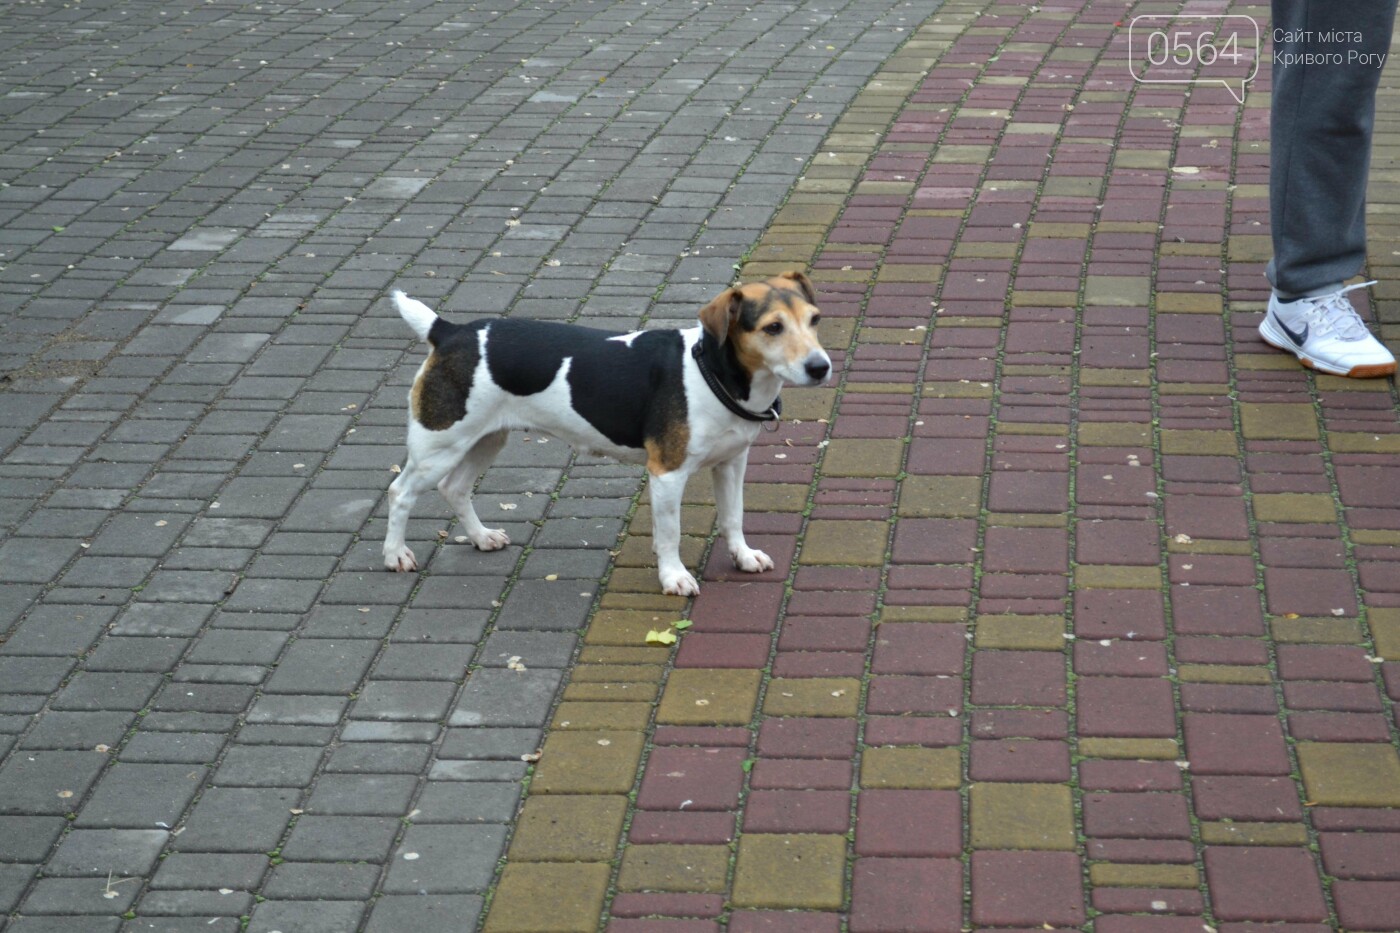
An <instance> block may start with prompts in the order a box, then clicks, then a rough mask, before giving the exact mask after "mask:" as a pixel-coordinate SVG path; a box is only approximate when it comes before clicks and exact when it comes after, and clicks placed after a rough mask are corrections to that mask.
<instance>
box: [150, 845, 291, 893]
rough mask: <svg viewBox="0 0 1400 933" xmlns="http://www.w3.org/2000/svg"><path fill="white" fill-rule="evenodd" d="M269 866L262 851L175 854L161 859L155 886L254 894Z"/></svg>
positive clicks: (154, 880)
mask: <svg viewBox="0 0 1400 933" xmlns="http://www.w3.org/2000/svg"><path fill="white" fill-rule="evenodd" d="M268 867H269V859H268V857H267V856H266V855H264V854H262V853H260V852H259V853H252V852H249V853H224V852H172V853H170V855H169V856H167V857H166V858H164V859H161V862H160V867H158V868H157V869H156V873H155V876H154V877H153V878H152V879H151V887H152V888H176V889H190V890H210V889H214V890H217V889H218V888H233V889H234V890H236V891H251V890H254V889H256V888H257V887H258V885H259V883H260V882H261V880H262V877H263V875H264V874H266V873H267V870H268Z"/></svg>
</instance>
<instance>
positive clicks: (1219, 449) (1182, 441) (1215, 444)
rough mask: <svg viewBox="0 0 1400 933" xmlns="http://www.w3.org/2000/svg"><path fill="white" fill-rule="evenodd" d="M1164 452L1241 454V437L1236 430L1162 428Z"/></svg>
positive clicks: (1222, 455) (1227, 455) (1229, 455)
mask: <svg viewBox="0 0 1400 933" xmlns="http://www.w3.org/2000/svg"><path fill="white" fill-rule="evenodd" d="M1162 453H1164V454H1208V455H1213V456H1220V457H1235V456H1238V455H1239V438H1238V437H1236V435H1235V432H1234V431H1199V430H1186V429H1182V428H1173V429H1168V428H1163V429H1162Z"/></svg>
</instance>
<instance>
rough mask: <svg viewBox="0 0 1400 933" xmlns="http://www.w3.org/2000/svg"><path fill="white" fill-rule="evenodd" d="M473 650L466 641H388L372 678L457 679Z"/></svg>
mask: <svg viewBox="0 0 1400 933" xmlns="http://www.w3.org/2000/svg"><path fill="white" fill-rule="evenodd" d="M400 628H402V626H401V627H400ZM396 634H397V633H396ZM474 653H475V648H474V646H473V645H470V644H391V645H389V647H387V648H385V649H384V652H383V654H381V655H380V657H379V661H378V662H377V663H376V664H375V666H374V673H373V675H372V676H373V677H374V678H375V679H376V680H461V679H462V678H464V677H466V673H467V665H468V664H470V663H471V659H472V656H473V654H474Z"/></svg>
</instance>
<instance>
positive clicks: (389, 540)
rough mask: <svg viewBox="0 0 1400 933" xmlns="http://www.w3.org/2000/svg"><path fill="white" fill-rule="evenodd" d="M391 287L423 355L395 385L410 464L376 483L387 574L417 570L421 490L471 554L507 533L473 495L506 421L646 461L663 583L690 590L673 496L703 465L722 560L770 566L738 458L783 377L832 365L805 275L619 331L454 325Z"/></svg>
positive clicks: (534, 324) (816, 377) (809, 381)
mask: <svg viewBox="0 0 1400 933" xmlns="http://www.w3.org/2000/svg"><path fill="white" fill-rule="evenodd" d="M392 297H393V303H394V305H395V307H396V308H397V309H398V312H399V314H400V315H401V316H402V317H403V319H404V321H406V322H407V323H408V326H409V327H411V328H412V329H413V332H414V333H415V334H417V335H418V338H419V339H420V340H423V341H425V342H426V343H427V344H428V345H429V348H430V349H429V353H428V357H427V359H425V360H424V361H423V364H422V365H421V366H420V367H419V368H418V374H417V375H416V376H415V377H414V379H413V387H412V389H411V390H410V392H409V418H408V461H407V464H406V465H405V466H404V468H403V470H402V472H400V474H399V476H398V478H397V479H395V480H394V482H393V483H392V484H391V485H390V486H389V524H388V530H387V531H386V533H385V537H384V565H385V566H386V567H387V568H388V569H390V570H396V571H401V572H407V571H412V570H416V569H417V568H418V561H417V558H415V557H414V556H413V552H412V551H411V550H409V548H408V546H407V545H406V544H405V543H404V528H405V526H406V525H407V523H408V516H409V511H410V510H411V509H412V508H413V504H414V502H415V501H416V500H417V499H418V496H419V495H421V494H422V493H423V492H425V491H426V490H428V489H429V488H431V487H432V486H434V485H436V486H437V488H438V490H439V491H440V492H441V493H442V495H443V497H444V498H446V499H447V501H448V503H449V504H450V505H451V506H452V508H453V510H454V511H455V512H456V513H457V517H458V518H459V519H460V520H461V522H462V525H463V528H464V529H465V531H466V535H467V537H468V538H469V539H470V540H471V542H472V543H473V544H474V545H476V547H477V548H478V549H480V550H483V551H494V550H497V549H499V548H503V547H505V546H506V545H508V544H509V543H510V538H509V537H507V535H506V533H505V531H504V530H502V529H499V528H487V527H486V526H485V525H483V524H482V523H481V519H480V518H478V517H477V514H476V510H475V509H474V508H473V507H472V490H473V488H474V487H475V485H476V481H477V478H478V477H479V476H480V475H481V474H482V473H483V472H485V471H486V468H487V467H489V466H490V465H491V461H492V460H493V459H495V456H496V454H497V453H499V452H500V450H501V447H502V446H503V445H504V444H505V441H506V436H507V434H508V433H509V432H510V431H511V430H512V429H521V430H529V431H532V432H542V433H546V434H549V435H552V436H554V437H557V438H559V439H561V440H565V441H567V442H569V443H570V444H571V445H573V447H574V448H575V449H577V450H579V451H581V452H595V453H600V454H605V455H607V456H610V457H613V458H615V459H618V460H621V461H624V462H629V463H645V464H646V468H647V472H648V474H649V478H650V484H651V507H652V548H653V550H654V551H655V552H656V555H657V573H658V576H659V577H660V581H661V589H662V592H664V593H668V594H672V595H676V596H694V595H695V594H696V593H698V592H699V584H697V583H696V581H695V577H694V576H692V575H691V574H690V572H689V571H688V570H686V568H685V565H684V564H682V563H681V556H680V537H681V495H682V493H683V492H684V491H685V484H686V481H687V480H689V479H690V477H691V476H692V475H693V474H695V473H696V472H697V471H698V470H701V469H703V468H705V467H709V468H710V469H711V470H712V471H713V473H714V487H715V505H716V511H717V514H718V525H719V531H720V533H721V534H722V535H724V537H725V540H726V541H727V542H728V546H729V554H730V556H731V557H732V558H733V559H734V563H735V565H736V566H738V568H739V569H740V570H743V571H747V572H749V573H759V572H762V571H764V570H771V569H772V568H773V561H772V559H771V558H770V557H769V556H768V555H767V554H765V553H763V552H762V551H757V550H754V549H753V548H751V547H749V546H748V544H747V543H746V542H745V541H744V528H743V521H744V490H743V483H744V468H745V466H746V464H747V461H748V452H749V447H750V446H751V445H752V444H753V441H754V438H756V437H757V436H758V432H759V429H760V426H761V425H763V424H764V423H766V422H775V421H777V419H778V416H779V414H780V412H781V402H780V401H779V398H778V393H779V391H780V390H781V389H782V387H783V386H784V385H798V386H815V385H820V384H822V383H823V382H825V381H826V379H827V377H828V375H829V374H830V373H831V358H830V357H829V356H828V355H827V353H826V351H825V350H824V349H822V346H821V343H820V341H819V340H818V338H817V322H818V321H819V320H820V317H821V314H820V311H819V310H818V309H817V307H816V292H815V291H814V289H813V287H812V283H811V281H810V280H809V279H808V278H807V276H806V275H804V274H803V273H801V272H786V273H783V274H782V275H780V276H777V277H775V278H771V279H768V280H767V281H765V282H756V283H751V284H747V285H743V286H738V287H734V288H729V289H726V290H725V291H724V292H723V293H722V294H720V295H718V296H717V297H716V298H715V299H714V300H713V301H711V302H710V303H709V304H707V305H706V306H705V307H704V308H702V309H701V310H700V312H699V315H698V317H699V326H696V327H691V328H686V329H683V330H644V331H636V332H634V333H629V334H617V333H614V332H610V331H603V330H596V329H592V328H587V327H579V326H576V325H572V324H559V323H553V322H544V321H524V320H511V319H508V318H501V319H496V320H484V321H474V322H472V323H469V324H453V323H450V322H448V321H446V320H444V319H443V318H441V317H439V316H438V315H437V314H436V313H434V312H433V311H432V310H431V309H430V308H428V306H427V305H425V304H423V303H422V302H420V301H417V300H415V299H413V298H410V297H408V296H407V295H405V294H404V293H403V292H401V291H395V292H394V293H393V296H392Z"/></svg>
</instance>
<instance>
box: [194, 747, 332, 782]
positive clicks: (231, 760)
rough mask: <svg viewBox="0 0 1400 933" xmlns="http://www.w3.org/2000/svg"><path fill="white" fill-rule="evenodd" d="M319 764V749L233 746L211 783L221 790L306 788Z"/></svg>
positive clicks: (225, 755)
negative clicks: (233, 788) (229, 788)
mask: <svg viewBox="0 0 1400 933" xmlns="http://www.w3.org/2000/svg"><path fill="white" fill-rule="evenodd" d="M320 763H321V749H319V748H296V747H287V746H259V745H234V746H232V747H230V748H229V750H228V751H227V752H226V753H225V754H224V760H223V762H222V763H221V764H220V765H219V770H218V771H216V772H214V781H215V783H217V784H218V785H219V786H221V787H305V786H306V785H308V784H310V783H311V777H312V775H314V774H315V773H316V767H317V766H318V765H319V764H320Z"/></svg>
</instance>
